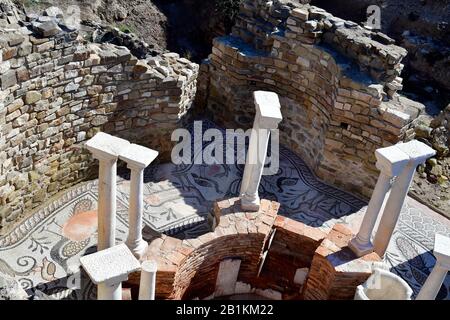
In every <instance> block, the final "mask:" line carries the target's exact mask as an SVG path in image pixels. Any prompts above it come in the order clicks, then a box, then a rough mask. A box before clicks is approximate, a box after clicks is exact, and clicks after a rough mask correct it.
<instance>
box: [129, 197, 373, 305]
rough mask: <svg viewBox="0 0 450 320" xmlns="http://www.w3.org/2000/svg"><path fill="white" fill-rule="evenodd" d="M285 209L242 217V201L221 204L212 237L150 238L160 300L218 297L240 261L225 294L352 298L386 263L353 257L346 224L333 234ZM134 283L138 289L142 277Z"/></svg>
mask: <svg viewBox="0 0 450 320" xmlns="http://www.w3.org/2000/svg"><path fill="white" fill-rule="evenodd" d="M278 210H279V204H278V203H277V202H271V201H268V200H262V202H261V209H260V211H259V212H242V210H241V208H240V200H239V199H238V198H232V199H229V200H223V201H220V202H217V203H216V204H215V208H214V219H213V223H212V230H211V231H210V232H208V233H205V234H203V235H201V236H199V237H196V238H191V239H177V238H173V237H169V236H166V235H161V236H158V237H155V238H153V239H151V240H150V241H149V248H148V250H147V252H146V254H145V256H144V258H143V260H154V261H156V263H157V265H158V272H157V276H156V298H157V299H197V298H198V299H212V298H218V296H217V295H218V294H219V290H218V285H219V280H218V278H220V277H221V276H220V275H219V273H220V272H221V271H220V268H221V264H222V263H223V262H224V261H240V265H239V263H238V267H237V269H238V274H237V279H235V280H234V282H231V284H232V288H227V290H226V291H227V292H228V293H230V294H229V296H233V295H236V294H256V295H258V296H261V297H265V298H269V299H289V300H291V299H352V298H353V295H354V293H355V290H356V287H357V286H358V285H359V284H361V283H363V282H364V281H365V280H366V279H367V278H368V277H369V276H370V274H371V273H372V263H373V262H376V261H380V258H379V257H378V256H377V255H376V254H370V255H367V256H364V257H362V258H357V257H356V256H354V255H353V253H352V252H351V251H350V250H349V249H348V248H347V243H348V241H349V240H350V239H351V236H352V234H351V232H350V231H349V229H347V228H346V227H345V226H343V225H336V226H335V227H334V228H333V229H332V230H331V231H330V233H329V234H326V233H324V232H323V231H321V230H320V229H319V228H313V227H309V226H306V225H305V224H303V223H301V222H297V221H294V220H291V219H289V218H285V217H283V216H281V215H280V216H279V215H278ZM227 272H228V270H227ZM229 272H232V271H231V270H230V271H229ZM225 277H226V276H225ZM129 283H130V284H132V285H138V284H139V273H135V274H133V275H131V276H130V280H129ZM219 298H220V295H219Z"/></svg>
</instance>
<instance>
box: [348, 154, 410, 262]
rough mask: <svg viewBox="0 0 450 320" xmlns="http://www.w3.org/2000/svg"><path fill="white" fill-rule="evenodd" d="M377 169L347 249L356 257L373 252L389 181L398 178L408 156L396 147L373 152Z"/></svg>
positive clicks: (389, 184)
mask: <svg viewBox="0 0 450 320" xmlns="http://www.w3.org/2000/svg"><path fill="white" fill-rule="evenodd" d="M375 157H376V158H377V164H376V166H377V168H378V169H379V170H380V176H379V177H378V181H377V184H376V186H375V189H374V191H373V194H372V197H371V199H370V202H369V205H368V207H367V210H366V213H365V215H364V218H363V221H362V223H361V226H360V229H359V232H358V234H357V235H356V236H355V237H354V238H353V239H352V240H351V241H350V243H349V247H350V249H351V250H352V251H353V252H354V253H355V254H356V256H358V257H362V256H365V255H366V254H369V253H371V252H373V244H372V242H371V237H372V232H373V229H374V227H375V223H376V221H377V218H378V215H379V213H380V210H381V207H382V205H383V202H384V199H385V197H386V193H387V192H388V191H389V189H390V187H391V183H390V181H391V179H392V178H393V177H396V176H398V175H399V174H400V173H401V172H402V171H403V169H404V168H405V166H406V164H407V163H408V161H409V157H408V155H406V154H405V153H404V152H402V151H400V150H399V149H398V148H397V147H396V146H391V147H387V148H382V149H378V150H376V151H375Z"/></svg>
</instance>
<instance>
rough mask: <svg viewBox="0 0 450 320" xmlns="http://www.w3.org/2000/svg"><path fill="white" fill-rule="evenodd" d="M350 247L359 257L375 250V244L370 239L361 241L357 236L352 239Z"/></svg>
mask: <svg viewBox="0 0 450 320" xmlns="http://www.w3.org/2000/svg"><path fill="white" fill-rule="evenodd" d="M348 247H349V248H350V249H351V250H352V251H353V253H354V254H355V255H356V256H357V257H358V258H360V257H362V256H365V255H367V254H369V253H372V252H373V245H372V243H371V242H370V241H369V242H368V243H361V242H360V241H359V240H358V238H356V237H355V238H353V239H352V240H350V242H349V243H348Z"/></svg>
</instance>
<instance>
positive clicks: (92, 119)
mask: <svg viewBox="0 0 450 320" xmlns="http://www.w3.org/2000/svg"><path fill="white" fill-rule="evenodd" d="M35 19H36V20H35V21H29V22H19V23H14V24H10V25H8V28H2V29H1V30H0V32H1V35H0V39H1V41H0V48H1V55H0V85H1V90H0V97H1V104H0V217H1V220H0V222H1V223H0V225H3V227H5V226H6V227H7V226H8V225H9V224H11V223H12V222H14V221H16V220H17V219H18V218H20V217H21V216H22V215H23V214H24V212H26V211H27V210H29V209H31V208H34V207H36V206H38V205H39V204H41V203H42V202H43V201H45V200H46V199H48V198H49V197H50V196H51V195H53V194H55V193H57V192H58V191H60V190H63V189H65V188H67V187H68V186H71V185H73V184H75V183H77V182H79V181H82V180H83V179H85V178H86V177H87V176H88V175H89V174H90V170H89V169H90V168H92V167H93V164H94V163H93V159H92V158H91V157H90V155H89V154H88V153H87V152H85V151H84V150H83V148H82V145H83V143H84V142H85V141H86V140H88V139H89V138H91V137H92V136H93V135H94V134H95V133H96V132H98V131H105V132H108V133H111V134H114V135H116V136H119V137H122V138H125V139H128V140H130V141H132V142H135V143H139V144H143V145H146V146H149V147H152V148H154V149H156V150H158V151H159V152H160V155H161V157H160V158H161V159H163V160H164V159H167V158H168V155H169V154H170V150H171V142H170V138H169V137H170V134H171V132H172V131H173V130H174V129H175V128H177V127H179V126H181V125H182V124H183V121H184V119H185V118H186V116H187V114H188V111H189V109H190V107H191V105H192V100H193V98H194V96H195V91H196V78H197V73H198V66H197V65H196V64H193V63H191V62H189V61H188V60H186V59H182V58H179V56H178V55H177V54H173V53H168V54H165V55H163V56H160V57H154V58H148V59H146V60H138V59H137V58H135V57H134V56H133V55H132V54H131V53H130V51H129V50H128V49H127V48H125V47H118V46H114V45H111V44H89V43H85V42H84V41H83V39H82V38H81V37H79V36H78V32H77V31H76V30H71V29H69V28H68V27H67V26H65V25H64V24H63V22H62V21H61V20H60V19H57V18H54V17H48V16H45V17H36V18H35ZM48 21H50V24H49V23H47V22H48ZM91 171H92V170H91ZM0 230H1V229H0ZM0 232H1V231H0Z"/></svg>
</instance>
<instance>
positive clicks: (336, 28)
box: [199, 1, 423, 197]
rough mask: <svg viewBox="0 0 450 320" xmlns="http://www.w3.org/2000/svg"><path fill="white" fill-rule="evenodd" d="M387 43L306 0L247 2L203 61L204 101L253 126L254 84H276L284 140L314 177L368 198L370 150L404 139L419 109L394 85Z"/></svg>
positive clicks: (228, 119) (219, 113)
mask: <svg viewBox="0 0 450 320" xmlns="http://www.w3.org/2000/svg"><path fill="white" fill-rule="evenodd" d="M369 36H370V37H369ZM375 39H381V40H382V41H384V43H381V42H379V41H377V40H375ZM386 43H390V42H389V40H388V39H385V38H384V37H382V35H379V34H378V35H375V34H372V33H370V32H369V31H367V30H364V29H362V28H361V27H359V26H356V25H355V24H352V23H350V22H344V21H342V20H340V19H337V18H335V17H333V16H331V15H330V14H328V13H326V12H324V11H323V10H321V9H318V8H315V7H311V6H309V5H300V4H297V5H293V4H289V3H288V4H283V3H282V2H275V1H274V2H267V1H244V2H243V4H242V7H241V11H240V14H239V17H238V19H237V23H236V25H235V27H234V29H233V35H231V36H226V37H221V38H216V39H215V40H214V43H213V50H212V54H211V55H210V58H209V60H208V61H207V62H206V63H204V65H203V66H202V72H201V77H200V79H201V81H202V84H201V85H200V86H199V90H200V92H199V96H200V97H202V99H200V102H204V103H205V105H206V108H207V110H208V111H209V114H210V115H211V117H212V118H213V119H214V120H215V121H216V122H218V123H220V124H222V125H224V126H226V127H250V125H251V120H252V118H253V112H254V111H253V110H254V107H253V104H252V100H251V93H252V92H253V91H254V90H268V91H274V92H276V93H277V94H278V95H279V96H280V100H281V104H282V113H283V118H284V120H283V122H282V123H281V124H280V129H281V130H280V133H281V142H282V143H284V144H285V145H287V146H288V147H289V148H290V149H291V150H293V151H295V152H296V153H298V154H299V155H300V156H301V157H302V158H303V159H304V160H305V161H306V162H307V163H308V165H309V166H310V167H311V168H312V169H313V170H314V171H315V172H316V173H317V174H318V176H319V177H321V178H326V181H327V182H329V183H331V184H335V185H338V186H341V187H343V188H344V189H346V190H348V191H351V192H354V193H358V194H361V195H363V196H367V197H369V196H370V194H371V191H372V188H373V186H374V185H375V181H376V178H377V170H376V168H375V158H374V152H375V150H376V149H377V148H380V147H384V146H388V145H391V144H395V143H397V142H399V141H403V140H407V139H410V138H411V137H412V136H413V130H412V124H413V121H414V120H415V119H416V118H417V116H418V115H419V113H420V112H421V110H422V108H423V106H422V105H420V104H418V103H414V102H412V101H410V100H408V99H406V98H404V97H401V96H399V95H398V94H395V92H394V91H395V90H394V91H392V90H391V89H390V84H391V83H392V81H399V82H400V80H399V79H397V78H398V75H399V72H400V70H401V63H400V60H401V58H402V57H403V56H404V54H405V51H404V50H403V49H402V48H400V47H397V46H395V45H393V44H386ZM206 75H207V76H206ZM203 90H207V94H204V93H203V92H202V91H203Z"/></svg>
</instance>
